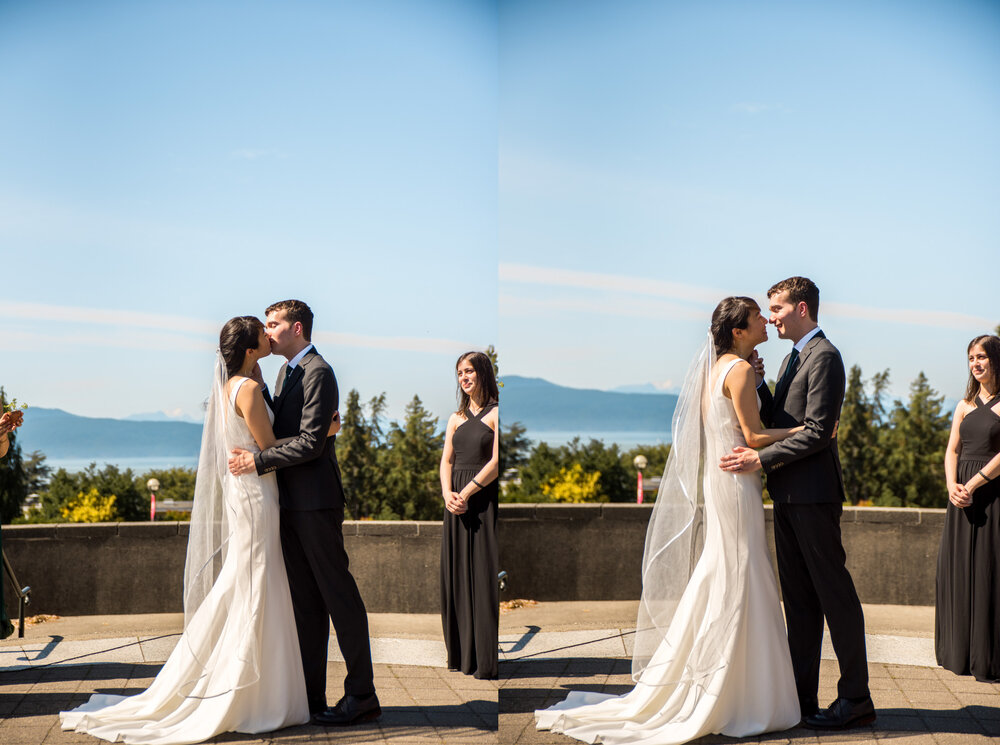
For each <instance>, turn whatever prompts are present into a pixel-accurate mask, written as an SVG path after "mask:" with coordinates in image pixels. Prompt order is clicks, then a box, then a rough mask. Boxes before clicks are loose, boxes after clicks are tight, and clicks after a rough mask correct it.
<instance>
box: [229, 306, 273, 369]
mask: <svg viewBox="0 0 1000 745" xmlns="http://www.w3.org/2000/svg"><path fill="white" fill-rule="evenodd" d="M262 328H264V324H263V323H261V321H260V319H259V318H257V317H256V316H236V318H230V319H229V320H228V321H226V325H225V326H223V327H222V331H221V332H219V352H220V353H221V354H222V360H223V361H224V362H225V363H226V372H227V373H228V374H229V377H232V376H233V375H235V374H236V373H238V372H239V371H240V367H242V366H243V360H245V359H246V355H247V350H248V349H256V348H257V340H258V339H259V338H260V330H261V329H262Z"/></svg>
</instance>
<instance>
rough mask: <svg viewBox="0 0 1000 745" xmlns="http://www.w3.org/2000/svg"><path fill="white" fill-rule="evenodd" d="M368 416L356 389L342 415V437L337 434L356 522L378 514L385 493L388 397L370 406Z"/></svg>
mask: <svg viewBox="0 0 1000 745" xmlns="http://www.w3.org/2000/svg"><path fill="white" fill-rule="evenodd" d="M368 411H369V413H368V416H367V417H366V416H365V411H364V407H363V406H362V404H361V396H360V395H359V394H358V391H357V390H356V389H352V390H351V392H350V393H348V394H347V402H346V406H345V408H344V410H343V411H342V412H341V417H340V420H341V423H340V434H338V435H337V462H338V463H339V464H340V475H341V481H342V483H343V485H344V495H345V499H346V501H347V504H346V507H347V514H348V515H349V516H350V517H351V518H353V519H355V520H363V519H366V518H371V517H372V516H373V515H376V514H378V512H379V511H380V510H381V507H382V499H383V496H384V494H385V486H384V479H383V478H382V476H381V473H380V471H379V457H380V452H381V451H382V449H383V447H384V443H383V433H382V424H381V420H382V416H383V414H384V412H385V394H384V393H383V394H381V395H379V396H376V397H375V398H373V399H372V400H371V401H369V403H368Z"/></svg>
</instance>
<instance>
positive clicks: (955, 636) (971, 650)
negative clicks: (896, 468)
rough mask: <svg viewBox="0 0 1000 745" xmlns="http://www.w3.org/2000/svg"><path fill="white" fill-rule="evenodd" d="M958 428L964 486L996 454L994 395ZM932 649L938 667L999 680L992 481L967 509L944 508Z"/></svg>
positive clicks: (999, 516)
mask: <svg viewBox="0 0 1000 745" xmlns="http://www.w3.org/2000/svg"><path fill="white" fill-rule="evenodd" d="M975 404H976V408H975V409H974V410H972V411H970V412H969V413H968V414H966V415H965V419H963V420H962V423H961V424H960V425H959V434H960V436H961V442H962V449H961V451H960V452H959V457H958V472H957V474H956V475H957V477H958V482H959V483H960V484H964V483H967V482H968V481H969V479H971V478H972V477H973V476H975V474H976V472H977V471H978V470H980V469H981V468H983V467H984V466H985V465H986V464H987V463H989V461H990V460H991V459H992V458H993V457H994V456H995V455H996V454H997V452H1000V396H994V397H993V398H992V399H990V401H989V402H986V403H984V402H983V401H982V399H980V397H979V396H976V398H975ZM936 606H937V607H936V611H937V612H936V615H935V624H934V646H935V651H936V653H937V661H938V664H939V665H941V667H943V668H945V669H947V670H951V671H952V672H953V673H957V674H958V675H974V676H975V677H976V680H980V681H996V680H1000V479H997V480H995V481H992V482H990V483H988V484H984V485H983V486H981V487H979V489H977V490H976V491H975V493H974V494H973V495H972V504H971V505H970V506H969V507H965V508H959V507H956V506H955V505H953V504H952V503H951V502H949V503H948V509H947V513H946V515H945V520H944V534H943V535H942V536H941V551H940V553H939V554H938V565H937V602H936Z"/></svg>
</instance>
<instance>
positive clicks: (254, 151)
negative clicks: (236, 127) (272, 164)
mask: <svg viewBox="0 0 1000 745" xmlns="http://www.w3.org/2000/svg"><path fill="white" fill-rule="evenodd" d="M229 157H231V158H233V159H234V160H260V159H261V158H271V157H275V158H282V157H284V153H282V152H281V151H280V150H268V149H263V148H242V149H240V150H234V151H233V152H231V153H230V154H229Z"/></svg>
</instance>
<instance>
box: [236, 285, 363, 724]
mask: <svg viewBox="0 0 1000 745" xmlns="http://www.w3.org/2000/svg"><path fill="white" fill-rule="evenodd" d="M265 313H266V314H267V322H266V324H265V333H266V334H267V338H268V339H269V340H270V342H271V351H272V352H274V353H275V354H280V355H282V356H283V357H284V358H285V359H287V360H288V362H287V363H286V364H285V365H284V366H283V367H282V370H281V372H280V373H279V374H278V382H277V385H276V386H275V389H274V405H273V407H272V408H273V409H274V435H275V437H277V438H279V439H281V438H288V437H290V438H291V440H289V441H288V442H286V443H284V444H283V445H277V446H275V447H272V448H268V449H267V450H264V451H263V452H260V453H257V454H252V453H250V452H248V451H246V450H240V449H235V450H233V451H232V454H231V455H232V457H231V458H230V459H229V470H230V471H231V472H232V473H233V474H235V475H237V476H238V475H240V474H244V473H251V472H253V471H256V472H257V473H258V474H265V473H268V472H270V471H274V470H277V471H278V474H277V476H278V493H279V500H280V502H281V549H282V554H283V555H284V558H285V571H286V572H287V573H288V586H289V589H290V590H291V594H292V607H293V609H294V612H295V627H296V630H297V631H298V635H299V648H300V651H301V653H302V667H303V670H304V672H305V679H306V696H307V697H308V699H309V712H310V713H311V714H312V715H313V722H315V723H317V724H323V725H348V724H356V723H359V722H365V721H370V720H372V719H377V718H378V717H379V716H380V715H381V714H382V710H381V708H380V707H379V702H378V697H377V696H376V695H375V684H374V681H373V671H372V657H371V647H370V644H369V640H368V615H367V613H366V611H365V604H364V602H363V601H362V600H361V594H360V593H359V592H358V586H357V584H356V583H355V582H354V577H353V576H351V572H350V570H349V569H348V558H347V552H346V551H345V550H344V533H343V522H344V490H343V487H342V486H341V482H340V468H339V466H338V465H337V456H336V451H335V450H334V438H333V437H329V438H328V437H327V433H328V431H329V429H330V422H331V421H332V419H333V416H334V413H335V412H336V411H337V407H338V403H339V402H338V397H339V393H338V391H337V379H336V378H335V377H334V375H333V370H332V369H331V368H330V365H328V364H327V363H326V361H325V360H324V359H323V358H322V357H320V356H319V354H318V353H317V352H316V349H315V347H313V345H312V343H311V342H310V341H309V339H310V337H311V336H312V324H313V314H312V311H311V310H310V309H309V306H308V305H306V304H305V303H303V302H302V301H300V300H282V301H281V302H278V303H275V304H274V305H272V306H271V307H269V308H268V309H267V310H266V311H265ZM329 619H332V620H333V626H334V629H335V630H336V632H337V643H338V644H339V645H340V651H341V653H342V654H343V655H344V660H345V662H346V663H347V677H346V678H345V679H344V696H343V698H341V699H340V701H338V702H337V704H336V706H332V707H330V708H327V705H326V653H327V647H328V646H329V643H330V620H329ZM264 643H265V644H266V643H267V642H266V640H265V642H264Z"/></svg>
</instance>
